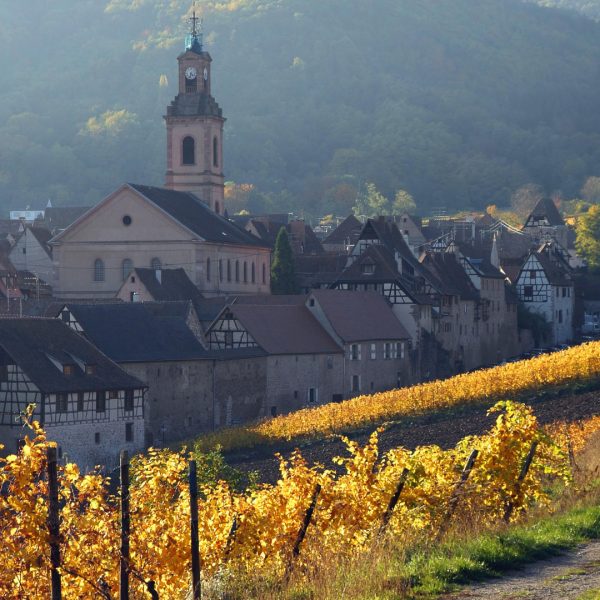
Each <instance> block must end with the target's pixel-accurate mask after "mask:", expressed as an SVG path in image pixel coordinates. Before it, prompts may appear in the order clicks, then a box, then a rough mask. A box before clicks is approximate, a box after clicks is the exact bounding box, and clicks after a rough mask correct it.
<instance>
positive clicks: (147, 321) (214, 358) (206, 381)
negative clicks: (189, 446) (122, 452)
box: [57, 302, 268, 446]
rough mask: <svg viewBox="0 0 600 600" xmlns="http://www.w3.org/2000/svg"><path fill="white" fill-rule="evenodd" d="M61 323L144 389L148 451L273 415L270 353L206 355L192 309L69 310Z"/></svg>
mask: <svg viewBox="0 0 600 600" xmlns="http://www.w3.org/2000/svg"><path fill="white" fill-rule="evenodd" d="M57 317H58V318H60V319H62V320H63V321H65V323H67V324H68V325H69V326H70V327H72V328H73V329H75V330H76V331H80V332H81V333H82V334H83V335H85V336H86V337H87V338H88V339H89V340H90V341H91V342H93V343H94V344H95V345H96V346H97V347H98V348H99V349H100V350H101V351H102V352H104V353H105V354H106V355H107V356H109V357H110V358H111V359H113V360H114V361H115V362H116V363H118V364H119V365H120V366H121V367H122V368H123V369H124V370H125V371H127V372H128V373H131V374H132V375H134V376H136V377H138V378H139V379H141V380H142V381H144V382H145V383H146V385H147V386H148V392H147V396H146V407H147V408H146V412H145V431H146V436H145V437H146V445H147V446H152V445H155V446H162V445H165V444H169V443H172V442H177V441H180V440H185V439H191V438H193V437H196V436H198V435H200V434H202V433H206V432H209V431H214V430H215V429H217V428H219V427H223V426H225V425H234V424H239V423H242V422H247V421H251V420H254V419H256V418H258V417H261V416H264V415H265V413H267V412H268V409H267V408H266V406H265V403H266V361H265V358H264V356H265V353H264V352H263V351H262V350H260V349H250V350H242V351H231V352H218V351H216V352H213V351H209V350H207V348H205V347H204V346H203V344H202V343H201V342H202V341H203V340H204V338H203V335H202V331H201V327H200V324H199V321H198V317H197V314H196V311H195V309H194V308H193V305H192V303H191V302H143V303H142V302H139V303H110V304H66V305H64V306H63V307H62V308H61V309H60V311H59V312H58V313H57Z"/></svg>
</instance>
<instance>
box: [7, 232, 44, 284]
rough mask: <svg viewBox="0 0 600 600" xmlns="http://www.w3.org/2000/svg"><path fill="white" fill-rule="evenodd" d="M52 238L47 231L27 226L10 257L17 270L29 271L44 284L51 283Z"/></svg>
mask: <svg viewBox="0 0 600 600" xmlns="http://www.w3.org/2000/svg"><path fill="white" fill-rule="evenodd" d="M51 237H52V234H51V233H50V232H49V231H48V230H47V229H42V228H39V227H30V226H26V227H25V230H24V231H23V233H22V234H21V235H20V236H19V237H18V239H17V240H16V242H15V245H14V246H13V247H12V248H11V250H10V253H9V255H8V257H9V259H10V262H11V263H12V264H13V265H14V267H15V269H16V270H17V271H29V272H30V273H33V274H34V275H36V276H37V277H39V278H40V279H42V280H43V281H44V282H51V281H52V276H53V263H52V250H51V248H50V246H49V245H48V242H49V241H50V239H51Z"/></svg>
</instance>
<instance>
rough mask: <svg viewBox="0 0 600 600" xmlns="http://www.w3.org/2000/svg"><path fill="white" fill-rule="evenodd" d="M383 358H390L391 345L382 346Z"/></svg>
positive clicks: (387, 343) (386, 343)
mask: <svg viewBox="0 0 600 600" xmlns="http://www.w3.org/2000/svg"><path fill="white" fill-rule="evenodd" d="M383 358H384V359H385V360H389V359H390V358H392V345H391V344H390V343H389V342H385V344H383Z"/></svg>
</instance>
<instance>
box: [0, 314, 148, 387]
mask: <svg viewBox="0 0 600 600" xmlns="http://www.w3.org/2000/svg"><path fill="white" fill-rule="evenodd" d="M0 347H1V348H2V350H3V351H4V352H5V353H6V354H7V355H8V356H10V357H11V358H12V360H14V362H15V363H16V364H17V365H19V366H20V367H21V369H23V371H24V372H25V373H26V374H27V376H28V377H29V378H30V379H31V380H32V381H33V383H35V385H36V386H37V387H38V388H39V389H40V390H41V391H42V392H44V393H56V392H79V391H81V392H85V391H95V390H107V389H109V390H110V389H113V390H116V389H138V388H143V387H146V386H145V385H144V384H143V383H142V382H141V381H139V380H138V379H137V378H135V377H133V376H131V375H128V374H127V373H126V372H125V371H123V369H121V368H120V367H119V366H118V365H116V364H115V363H114V362H113V361H112V360H110V359H109V358H107V357H106V356H105V355H104V354H103V353H102V352H100V351H99V350H98V349H97V348H95V347H94V346H93V345H92V344H90V342H88V341H87V340H86V339H85V338H84V337H83V336H81V335H80V334H78V333H76V332H75V331H73V330H72V329H70V328H69V327H68V326H67V325H65V324H64V323H62V322H61V321H59V320H57V319H39V318H37V319H0ZM51 359H54V361H55V362H53V361H52V360H51ZM4 360H5V361H6V357H4ZM78 361H79V363H83V364H84V365H95V369H94V374H90V375H88V374H86V373H85V371H84V370H82V369H81V366H80V364H78ZM65 364H68V365H73V367H74V372H73V374H72V375H65V374H64V373H63V371H62V369H60V368H59V367H60V365H65Z"/></svg>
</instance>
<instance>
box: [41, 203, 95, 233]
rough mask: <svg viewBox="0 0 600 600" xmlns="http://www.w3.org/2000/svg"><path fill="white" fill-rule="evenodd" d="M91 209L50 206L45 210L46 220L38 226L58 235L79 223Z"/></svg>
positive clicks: (87, 207)
mask: <svg viewBox="0 0 600 600" xmlns="http://www.w3.org/2000/svg"><path fill="white" fill-rule="evenodd" d="M90 208H91V207H90V206H50V207H48V208H46V209H45V210H44V218H43V219H39V220H38V221H36V224H37V223H39V224H40V225H44V227H46V228H47V229H49V230H50V231H51V232H52V233H53V234H56V233H57V232H58V231H60V230H61V229H66V228H67V227H68V226H69V225H71V223H74V222H75V221H77V219H79V217H81V216H82V215H83V214H85V213H86V212H87V211H88V210H90Z"/></svg>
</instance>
